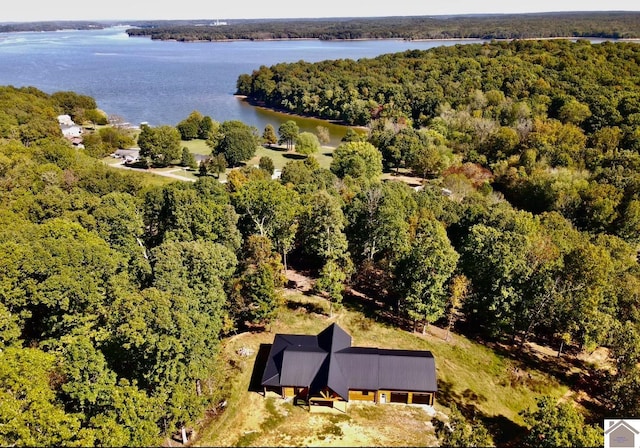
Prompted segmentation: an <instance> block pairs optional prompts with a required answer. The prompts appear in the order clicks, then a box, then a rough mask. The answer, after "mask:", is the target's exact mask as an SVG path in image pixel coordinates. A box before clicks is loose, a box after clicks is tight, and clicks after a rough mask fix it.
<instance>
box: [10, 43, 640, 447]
mask: <svg viewBox="0 0 640 448" xmlns="http://www.w3.org/2000/svg"><path fill="white" fill-rule="evenodd" d="M639 62H640V52H639V51H638V47H637V46H636V45H633V44H623V43H617V44H612V43H605V44H601V45H592V44H590V43H588V42H577V43H570V42H555V41H554V42H550V41H546V42H512V43H503V44H486V45H470V46H458V47H453V48H439V49H434V50H432V51H428V52H407V53H402V54H399V55H388V56H383V57H381V58H377V59H374V60H369V61H361V62H360V63H355V62H352V61H334V62H325V63H320V64H316V65H313V64H304V63H300V64H291V65H285V64H282V65H278V66H276V67H272V68H266V67H263V68H260V69H259V70H257V71H256V72H255V73H254V75H253V76H251V77H249V78H247V77H242V78H241V81H242V82H240V83H239V86H240V87H241V88H244V87H243V86H245V85H252V86H253V85H254V84H255V85H256V87H257V86H258V85H262V86H263V87H264V86H269V85H270V86H272V90H271V92H272V93H273V92H275V91H278V92H282V91H284V90H285V89H284V88H283V86H284V85H289V86H290V87H291V86H293V85H296V87H295V88H291V89H290V90H291V91H292V92H297V95H298V96H296V95H293V94H292V95H291V96H290V97H289V98H291V101H293V102H300V103H307V102H308V101H311V102H314V101H315V102H319V98H317V95H319V93H318V92H319V90H314V88H313V85H314V83H318V85H323V86H325V90H326V91H327V92H329V91H333V92H334V96H333V98H334V99H335V101H334V102H333V103H332V102H329V101H328V100H327V99H324V100H323V101H324V104H325V105H326V106H327V107H328V108H329V107H334V108H335V110H339V109H340V108H341V107H342V106H343V104H344V103H342V102H341V101H340V98H343V97H345V95H347V96H349V97H350V98H351V99H352V101H354V104H358V103H357V102H358V101H365V102H368V101H369V100H368V99H367V100H364V99H362V97H364V96H369V95H370V94H373V96H372V98H374V99H373V100H372V101H375V102H376V104H375V107H371V108H370V107H369V106H367V107H365V108H364V109H365V110H368V111H374V112H375V113H374V114H373V115H372V116H371V117H370V121H368V122H367V123H366V124H367V133H366V135H364V136H361V135H360V134H358V133H350V134H349V136H348V137H346V138H345V141H344V142H343V143H342V144H341V145H340V146H338V148H336V150H335V151H334V153H333V160H332V163H331V166H330V169H326V168H322V167H320V166H319V164H318V162H317V161H316V160H315V159H314V158H313V156H312V155H311V156H302V155H301V156H300V157H299V158H298V159H294V160H291V161H289V162H288V163H287V165H286V166H284V168H283V169H282V176H281V178H280V179H272V178H271V171H272V169H273V165H272V164H271V165H270V164H269V163H267V161H265V162H264V163H263V162H262V161H261V163H260V166H261V167H262V168H256V167H251V166H246V165H245V166H243V162H244V161H246V160H248V158H250V157H252V155H253V154H254V153H255V146H256V145H257V144H258V143H259V141H260V140H259V136H258V135H257V132H256V130H255V129H251V128H250V127H249V126H247V125H245V124H243V123H240V122H235V121H231V122H225V123H215V122H213V121H212V120H211V119H210V118H209V117H203V116H202V115H200V114H199V113H195V112H194V113H193V114H191V115H190V116H189V117H187V118H186V119H185V120H184V121H183V122H181V123H180V124H179V125H178V126H177V127H176V128H171V127H159V128H148V129H143V132H141V136H142V138H141V139H140V140H139V141H138V143H139V145H140V146H141V148H143V147H144V151H145V154H146V155H145V157H148V158H149V160H150V161H151V163H158V164H160V165H164V164H168V163H174V162H175V159H179V158H180V151H179V150H180V147H179V145H178V146H176V144H175V142H176V141H178V142H179V138H180V137H181V136H182V137H183V138H184V137H185V136H186V137H189V138H202V137H204V136H206V137H207V140H208V142H209V145H210V147H211V148H212V156H215V157H216V158H218V157H219V156H222V157H224V158H225V159H227V160H229V161H231V162H230V163H231V164H232V165H235V166H237V168H236V169H233V170H231V171H230V172H229V173H228V174H227V183H226V184H222V183H220V182H218V180H217V179H216V178H215V177H213V176H210V175H208V174H207V170H204V171H203V172H202V176H200V178H199V179H198V180H197V181H196V182H194V183H183V182H175V183H170V184H167V185H163V186H147V185H145V184H143V183H142V182H141V181H140V178H139V177H138V176H136V173H132V172H123V171H117V170H113V169H111V168H109V167H106V166H105V165H104V164H103V163H102V162H101V161H99V160H97V159H96V157H101V156H102V155H104V153H105V152H106V153H108V151H109V150H110V149H109V145H116V146H124V145H128V144H129V143H130V140H128V139H127V136H124V137H123V136H121V135H119V134H117V133H116V134H114V133H113V132H112V131H102V130H100V131H97V132H96V133H95V134H91V135H92V137H89V139H88V142H87V149H86V150H78V149H76V148H73V147H72V146H71V145H70V143H68V142H67V141H66V140H64V139H62V136H61V132H60V129H59V126H58V123H57V120H56V116H57V115H58V114H61V113H68V114H70V115H72V117H73V118H74V119H75V120H76V121H81V120H85V121H90V122H96V121H98V120H99V118H100V117H99V116H98V115H97V112H96V109H95V107H96V104H95V101H92V100H91V99H90V98H88V97H85V96H83V95H77V94H73V93H72V92H58V93H54V94H52V95H48V94H45V93H43V92H41V91H39V90H37V89H35V88H20V89H17V88H14V87H0V223H2V225H1V226H0V349H1V350H0V445H14V444H17V445H30V446H33V445H40V446H42V445H46V446H50V445H71V444H75V445H82V446H88V445H109V446H134V445H135V446H148V445H157V444H159V441H160V440H161V437H163V436H166V435H168V434H172V433H174V432H175V431H179V430H180V429H181V428H184V427H186V426H189V425H192V424H194V422H196V421H198V420H199V419H200V418H201V417H202V415H203V414H204V412H205V410H206V409H211V408H214V407H215V406H216V405H217V404H218V403H220V402H221V401H222V400H224V399H225V394H226V393H227V392H228V391H227V389H226V387H227V386H226V384H227V383H226V382H225V379H224V376H223V375H224V371H223V370H224V369H222V368H220V364H219V362H218V358H217V354H218V348H219V341H220V340H221V338H223V337H224V336H226V335H229V334H233V333H234V332H239V331H246V330H247V329H252V330H259V329H260V328H262V327H264V326H266V325H268V323H269V322H271V321H272V320H273V319H276V318H277V315H278V309H279V307H280V306H281V305H282V302H283V299H282V287H283V285H284V281H285V276H284V272H285V270H286V269H288V268H289V267H290V266H295V267H296V268H299V269H304V270H305V271H306V272H309V273H310V275H311V276H312V278H313V279H314V291H316V292H317V293H318V294H320V295H322V296H324V297H326V299H327V300H328V301H330V302H331V304H332V305H333V306H334V307H339V306H340V304H341V301H342V297H343V294H344V293H345V289H346V288H354V289H357V290H359V291H362V292H364V293H366V294H368V295H370V296H371V297H374V298H375V299H376V300H377V301H378V302H379V303H381V304H383V306H384V307H385V308H386V309H388V310H389V313H391V314H392V315H393V316H395V318H397V320H396V322H397V323H398V325H403V327H404V328H407V329H408V330H409V331H410V330H411V329H413V330H415V331H424V328H425V326H426V325H427V324H434V323H435V324H437V325H440V326H442V327H448V328H451V329H456V330H457V331H463V332H467V333H469V334H473V335H477V336H479V338H480V339H481V340H491V341H500V342H503V343H505V344H515V345H517V344H522V343H524V342H526V341H529V340H535V341H538V342H541V343H544V344H547V345H550V346H552V347H554V348H556V349H557V350H558V353H559V354H561V353H562V352H563V351H566V350H572V351H574V352H575V351H580V350H592V349H594V348H595V347H598V346H602V347H607V348H608V349H609V352H610V355H611V362H612V364H613V366H614V367H615V368H614V369H612V370H611V371H608V372H603V371H600V372H597V381H595V380H594V381H593V384H591V385H590V387H592V388H593V389H592V390H593V394H594V395H597V396H598V397H599V399H600V403H601V407H600V408H599V409H597V410H595V411H594V412H596V413H597V416H596V417H604V416H605V415H625V416H628V417H632V416H638V415H640V372H639V370H638V369H639V368H638V361H640V351H639V347H640V327H639V325H640V308H639V306H640V266H639V265H638V260H637V255H638V244H639V243H640V239H639V236H640V197H639V194H640V174H639V173H640V154H639V152H638V151H639V150H640V121H638V120H639V117H640V92H639V91H638V88H639V87H638V86H639V84H640V83H638V78H637V77H638V76H639V75H638V73H639V72H638V70H637V67H638V63H639ZM322 67H324V69H323V70H319V68H322ZM346 67H349V69H348V70H346V69H345V68H346ZM370 67H375V69H373V68H372V69H369V68H370ZM302 68H304V70H303V69H302ZM350 72H353V73H356V74H358V76H357V79H358V80H360V81H362V84H358V83H355V81H354V80H355V79H356V78H355V77H354V75H350V76H349V77H347V73H350ZM320 73H323V74H324V75H326V78H320V79H316V76H318V77H320V76H321V75H320ZM376 74H378V75H376ZM426 74H428V76H427V75H426ZM276 75H277V76H278V77H279V78H276V77H275V76H276ZM374 75H375V76H374ZM340 76H344V77H345V78H344V79H343V81H344V83H345V84H344V85H338V84H332V82H331V81H329V79H330V78H331V77H335V79H339V78H340ZM249 79H251V82H250V83H249V82H248V81H249ZM245 82H247V83H248V84H245ZM335 82H336V83H337V81H335ZM381 86H383V87H381ZM410 87H412V88H410ZM256 91H258V90H256ZM264 91H265V92H266V91H268V89H267V90H264ZM381 92H382V93H381ZM385 92H386V93H385ZM307 97H308V98H307ZM314 98H315V99H314ZM261 100H264V101H266V100H267V98H261ZM367 104H368V103H367ZM282 105H283V104H282ZM294 125H295V123H294ZM293 128H294V126H286V127H284V126H283V127H281V129H278V133H279V134H280V141H281V142H283V143H287V145H289V141H291V140H294V139H295V140H294V141H296V142H297V141H300V142H304V141H306V140H313V139H312V138H309V136H308V135H307V136H305V138H304V139H299V138H297V136H296V135H295V134H296V132H294V130H295V129H293ZM104 129H110V128H109V127H107V128H104ZM269 131H270V132H267V130H266V129H265V133H264V134H263V139H264V141H265V142H266V141H267V140H269V142H271V141H272V139H275V138H276V136H275V131H274V130H273V129H270V130H269ZM129 138H130V136H129ZM302 146H304V147H305V150H304V151H305V152H306V151H307V148H306V145H302ZM312 146H314V145H312ZM310 152H313V151H310ZM225 166H226V165H225ZM222 171H224V167H223V168H222ZM383 173H384V174H385V176H386V177H387V178H389V177H390V178H391V179H393V176H394V175H395V174H396V173H400V174H407V173H409V174H414V175H417V176H419V177H421V178H422V179H423V185H422V187H421V188H418V189H413V188H411V187H409V186H408V185H406V184H405V183H402V182H396V181H382V178H383ZM24 378H29V380H30V381H24ZM594 378H596V375H595V374H594ZM541 409H542V408H541ZM543 411H544V409H542V410H541V411H540V412H543ZM541 420H542V418H538V417H532V418H531V419H530V425H531V429H532V434H534V435H535V434H538V433H539V432H536V431H542V429H541V428H536V421H541ZM532 437H533V436H532ZM569 439H571V438H569ZM569 439H568V440H569ZM571 440H572V439H571Z"/></svg>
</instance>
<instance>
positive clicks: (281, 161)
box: [247, 146, 335, 170]
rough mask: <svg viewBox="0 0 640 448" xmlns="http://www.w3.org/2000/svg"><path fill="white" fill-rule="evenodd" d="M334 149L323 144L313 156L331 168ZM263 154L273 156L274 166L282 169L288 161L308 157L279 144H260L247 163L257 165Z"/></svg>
mask: <svg viewBox="0 0 640 448" xmlns="http://www.w3.org/2000/svg"><path fill="white" fill-rule="evenodd" d="M334 149H335V148H332V147H328V146H323V147H322V148H320V151H318V152H317V153H316V154H313V157H315V158H316V160H317V161H318V163H319V164H320V166H321V167H322V168H326V169H329V166H330V165H331V161H332V160H333V156H332V154H333V151H334ZM263 156H268V157H271V160H273V165H274V167H275V168H276V169H278V170H281V169H282V167H284V166H285V165H286V164H287V163H288V162H290V161H292V160H304V159H306V158H307V156H305V155H302V154H298V153H296V152H288V151H286V150H285V149H284V148H280V147H277V146H273V147H270V148H265V147H264V146H260V147H259V148H258V149H257V151H256V155H255V156H254V157H253V158H252V159H251V160H249V161H248V162H247V165H249V166H252V165H257V164H258V162H259V161H260V157H263Z"/></svg>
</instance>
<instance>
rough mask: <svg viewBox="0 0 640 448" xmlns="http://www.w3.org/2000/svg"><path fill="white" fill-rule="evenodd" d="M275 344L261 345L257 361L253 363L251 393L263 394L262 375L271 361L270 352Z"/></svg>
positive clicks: (250, 382) (250, 383)
mask: <svg viewBox="0 0 640 448" xmlns="http://www.w3.org/2000/svg"><path fill="white" fill-rule="evenodd" d="M272 345H273V344H260V348H259V349H258V353H257V354H256V360H255V362H254V363H253V371H252V372H251V380H250V381H249V392H259V393H260V392H262V391H263V389H262V373H263V372H264V368H265V366H266V365H267V361H268V360H269V352H270V351H271V346H272Z"/></svg>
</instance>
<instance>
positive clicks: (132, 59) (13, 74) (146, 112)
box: [0, 27, 481, 138]
mask: <svg viewBox="0 0 640 448" xmlns="http://www.w3.org/2000/svg"><path fill="white" fill-rule="evenodd" d="M125 30H126V27H114V28H108V29H104V30H91V31H75V30H69V31H57V32H33V33H31V32H27V33H7V34H0V85H13V86H16V87H22V86H34V87H37V88H39V89H40V90H42V91H44V92H46V93H53V92H56V91H61V90H72V91H74V92H77V93H81V94H85V95H90V96H92V97H93V98H95V99H96V101H97V102H98V106H99V107H100V108H101V109H103V110H104V111H105V112H107V113H108V114H115V115H119V116H121V117H123V118H124V119H125V121H128V122H130V123H132V124H136V125H137V124H139V123H141V122H143V121H146V122H149V124H151V125H161V124H169V125H176V124H177V123H178V122H179V121H181V120H183V119H184V118H186V117H187V116H188V115H189V113H191V112H192V111H194V110H198V111H200V112H201V113H202V114H204V115H209V116H211V117H212V118H213V119H214V120H217V121H220V122H222V121H226V120H240V121H243V122H244V123H247V124H249V125H253V126H256V127H257V128H258V129H259V130H260V132H262V130H263V129H264V127H265V126H266V124H267V123H271V124H272V125H273V126H274V127H275V128H276V129H277V128H278V126H280V124H281V123H282V122H284V121H285V120H287V119H291V117H289V116H287V115H284V114H279V113H275V112H272V111H268V110H265V109H261V108H256V107H253V106H250V105H249V104H247V103H246V102H244V101H242V100H241V99H239V98H237V97H235V96H234V95H233V93H234V92H235V87H236V80H237V78H238V76H239V75H240V74H242V73H251V72H252V71H253V70H254V69H257V68H258V67H260V65H267V66H269V65H273V64H276V63H278V62H296V61H299V60H305V61H308V62H317V61H321V60H325V59H347V58H349V59H359V58H368V57H375V56H378V55H381V54H385V53H394V52H399V51H404V50H409V49H428V48H433V47H436V46H440V45H454V44H458V43H471V42H481V41H478V40H446V41H435V40H434V41H402V40H365V41H319V40H296V41H253V42H251V41H233V42H191V43H184V42H172V41H152V40H151V39H149V38H144V37H136V38H130V37H129V36H128V35H127V34H126V33H125ZM295 120H296V121H297V122H298V124H299V126H300V127H301V130H311V131H312V130H314V129H315V126H317V125H318V124H322V125H323V126H328V127H329V128H330V131H331V135H332V137H334V138H335V137H336V136H339V135H343V134H344V128H343V127H341V126H336V125H328V124H327V123H326V122H324V121H320V120H313V119H301V118H295Z"/></svg>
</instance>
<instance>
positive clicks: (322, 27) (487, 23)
mask: <svg viewBox="0 0 640 448" xmlns="http://www.w3.org/2000/svg"><path fill="white" fill-rule="evenodd" d="M639 19H640V13H638V12H566V13H538V14H504V15H466V16H455V15H454V16H417V17H375V18H331V19H275V20H266V19H263V20H253V21H248V20H246V21H244V20H243V21H240V20H238V21H233V22H231V23H229V24H228V25H224V26H214V23H213V22H209V23H207V22H202V21H201V22H200V23H191V22H186V23H180V22H174V23H163V22H149V23H139V24H137V25H138V26H139V27H138V28H131V29H128V30H127V33H128V34H129V36H150V37H151V38H152V39H160V40H178V41H219V40H229V39H249V40H260V39H324V40H332V39H468V38H474V39H524V38H551V37H601V38H614V39H619V38H637V37H640V20H639Z"/></svg>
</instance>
